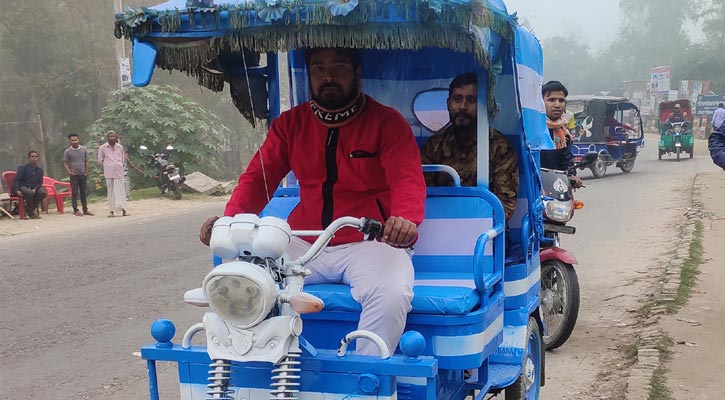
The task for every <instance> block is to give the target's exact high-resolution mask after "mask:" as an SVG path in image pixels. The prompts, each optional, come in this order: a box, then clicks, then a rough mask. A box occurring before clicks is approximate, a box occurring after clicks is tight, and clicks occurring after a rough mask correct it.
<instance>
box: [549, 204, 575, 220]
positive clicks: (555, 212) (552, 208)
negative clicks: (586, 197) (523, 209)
mask: <svg viewBox="0 0 725 400" xmlns="http://www.w3.org/2000/svg"><path fill="white" fill-rule="evenodd" d="M544 213H545V214H546V218H549V219H550V220H553V221H557V222H567V221H569V220H570V219H571V216H572V202H571V200H567V201H559V200H549V201H547V202H546V208H545V209H544Z"/></svg>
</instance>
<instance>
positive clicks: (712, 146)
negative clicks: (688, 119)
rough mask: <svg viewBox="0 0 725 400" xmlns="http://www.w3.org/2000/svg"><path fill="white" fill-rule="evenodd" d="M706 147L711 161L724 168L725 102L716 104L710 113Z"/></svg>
mask: <svg viewBox="0 0 725 400" xmlns="http://www.w3.org/2000/svg"><path fill="white" fill-rule="evenodd" d="M708 148H709V150H710V157H712V161H713V162H714V163H715V164H717V165H718V166H719V167H720V168H722V169H725V104H723V103H720V104H718V109H717V110H715V112H714V113H713V114H712V133H711V134H710V139H709V140H708Z"/></svg>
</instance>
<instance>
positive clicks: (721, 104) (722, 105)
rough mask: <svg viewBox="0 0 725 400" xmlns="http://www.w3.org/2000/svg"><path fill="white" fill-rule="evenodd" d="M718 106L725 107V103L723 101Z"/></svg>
mask: <svg viewBox="0 0 725 400" xmlns="http://www.w3.org/2000/svg"><path fill="white" fill-rule="evenodd" d="M717 106H718V107H720V108H723V107H725V104H723V103H720V104H718V105H717Z"/></svg>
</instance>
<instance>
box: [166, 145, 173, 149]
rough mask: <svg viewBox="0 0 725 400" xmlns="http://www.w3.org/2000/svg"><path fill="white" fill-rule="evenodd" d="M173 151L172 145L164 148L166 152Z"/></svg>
mask: <svg viewBox="0 0 725 400" xmlns="http://www.w3.org/2000/svg"><path fill="white" fill-rule="evenodd" d="M173 149H174V146H172V145H168V146H166V150H173Z"/></svg>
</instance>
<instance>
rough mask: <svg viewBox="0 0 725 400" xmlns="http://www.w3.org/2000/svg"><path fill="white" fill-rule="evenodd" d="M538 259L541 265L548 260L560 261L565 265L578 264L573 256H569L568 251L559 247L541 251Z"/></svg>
mask: <svg viewBox="0 0 725 400" xmlns="http://www.w3.org/2000/svg"><path fill="white" fill-rule="evenodd" d="M539 257H540V259H541V263H542V264H543V263H544V262H546V261H550V260H556V261H561V262H563V263H565V264H571V265H577V264H578V262H577V260H576V257H574V255H573V254H571V253H570V252H569V251H568V250H565V249H562V248H561V247H549V248H547V249H544V250H541V253H540V255H539Z"/></svg>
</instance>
